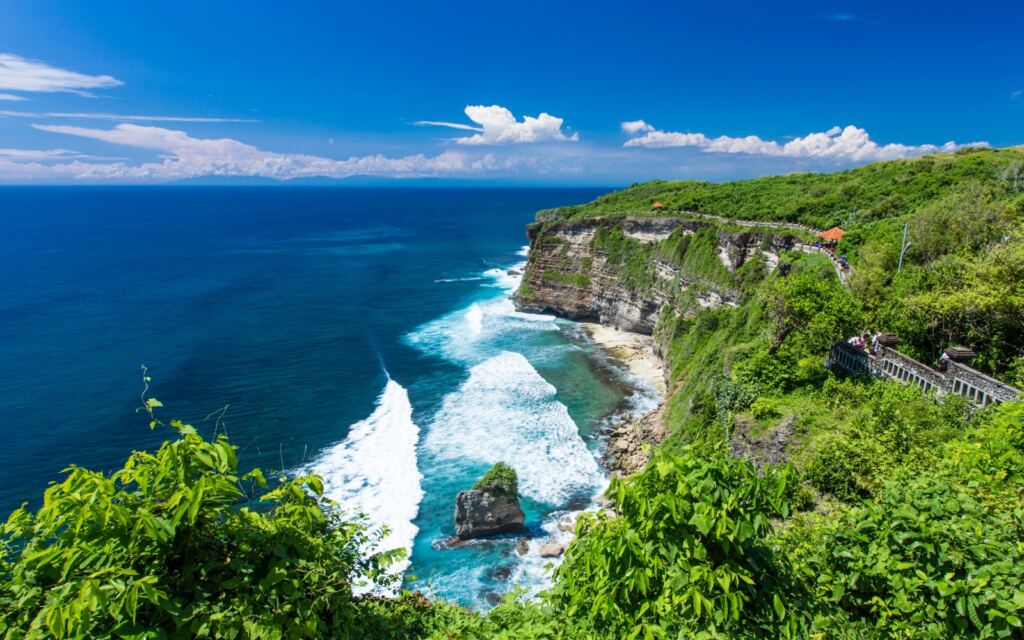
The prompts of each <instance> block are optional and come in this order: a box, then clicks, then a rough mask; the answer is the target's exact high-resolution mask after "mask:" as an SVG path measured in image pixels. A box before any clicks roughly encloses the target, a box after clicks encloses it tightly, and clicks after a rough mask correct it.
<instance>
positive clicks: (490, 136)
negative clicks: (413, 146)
mask: <svg viewBox="0 0 1024 640" xmlns="http://www.w3.org/2000/svg"><path fill="white" fill-rule="evenodd" d="M465 112H466V116H467V117H468V118H469V119H470V120H471V121H472V122H473V123H474V124H473V125H468V124H460V123H457V122H439V121H436V120H420V121H418V122H415V123H414V124H417V125H426V126H437V127H449V128H452V129H461V130H465V131H475V132H476V133H475V134H474V135H471V136H463V137H461V138H455V142H456V143H458V144H470V145H480V144H514V143H527V142H576V141H577V140H579V139H580V138H579V134H577V133H572V134H569V135H566V133H565V132H563V131H562V125H563V123H564V122H565V121H564V120H563V119H562V118H558V117H556V116H553V115H551V114H548V113H541V114H540V115H539V116H537V117H536V118H534V117H532V116H523V119H522V121H519V120H516V117H515V115H513V114H512V112H511V111H509V110H508V109H506V108H505V107H501V106H498V105H496V104H495V105H490V106H484V105H470V106H468V107H466V109H465Z"/></svg>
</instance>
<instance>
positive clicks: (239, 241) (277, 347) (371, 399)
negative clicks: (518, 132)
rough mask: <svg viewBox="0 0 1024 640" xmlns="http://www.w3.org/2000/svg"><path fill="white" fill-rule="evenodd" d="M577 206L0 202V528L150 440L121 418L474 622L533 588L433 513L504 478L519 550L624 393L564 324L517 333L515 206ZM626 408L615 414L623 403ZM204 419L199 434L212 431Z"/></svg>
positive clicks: (198, 198) (122, 199) (591, 487)
mask: <svg viewBox="0 0 1024 640" xmlns="http://www.w3.org/2000/svg"><path fill="white" fill-rule="evenodd" d="M600 192H601V191H600V190H593V189H468V188H467V189H441V188H425V189H418V188H400V189H384V188H381V189H371V188H367V189H332V188H299V187H288V188H280V187H144V188H143V187H134V188H133V187H127V188H126V187H117V188H114V187H110V188H107V187H102V188H101V187H80V188H20V187H19V188H4V189H0V437H2V438H3V442H4V443H5V446H4V447H3V448H2V449H0V469H3V471H4V481H3V482H2V483H0V508H2V510H3V511H4V513H6V512H9V511H10V510H11V509H13V508H14V507H16V506H17V505H19V504H20V503H22V502H26V501H27V502H29V503H30V504H31V505H38V504H39V501H40V498H41V494H42V491H43V489H44V488H45V486H46V484H47V482H48V481H50V480H52V479H55V478H58V477H59V474H60V471H61V469H63V468H64V467H66V466H67V465H69V464H72V463H74V464H78V465H83V466H87V467H90V468H95V469H101V470H111V469H114V468H116V467H117V466H119V465H120V463H121V462H122V461H123V460H124V458H125V456H126V455H127V454H128V453H129V452H130V451H132V450H133V449H143V448H153V447H155V446H157V445H158V444H159V442H160V441H161V440H162V439H163V438H164V437H166V436H167V434H166V433H161V432H159V431H157V432H151V431H150V430H149V428H148V426H147V423H146V421H145V420H144V419H143V418H142V417H140V416H139V415H138V414H137V413H136V411H135V409H136V407H137V406H138V405H139V393H140V391H141V374H140V365H142V364H145V365H147V366H148V367H149V371H150V375H151V376H152V377H153V388H152V395H154V396H156V397H158V398H159V399H160V400H161V401H163V402H164V404H165V405H166V408H165V409H164V416H165V417H167V418H170V417H180V418H182V419H183V420H185V421H187V422H191V423H192V424H193V425H195V426H197V427H198V428H200V430H201V431H202V432H203V433H204V434H205V435H207V436H210V435H212V434H213V432H214V429H215V423H216V421H217V417H216V416H214V417H211V414H214V413H216V412H218V411H219V410H221V409H223V408H224V407H227V408H226V411H223V412H222V414H223V421H222V425H223V426H222V428H223V429H225V430H226V431H227V433H228V434H229V436H230V437H231V439H232V441H233V442H234V443H235V444H236V445H238V446H239V447H240V458H241V462H242V464H243V466H246V467H252V466H261V467H263V468H264V469H276V470H286V471H296V470H302V469H312V470H315V471H317V472H319V473H323V474H324V475H325V476H326V477H327V480H328V491H329V493H330V494H331V496H332V497H334V498H336V499H338V500H339V501H340V502H341V503H342V504H343V505H345V506H346V507H349V508H353V509H354V508H360V509H361V510H362V511H364V512H366V513H367V515H368V516H369V519H370V521H371V522H373V523H376V524H387V525H389V526H390V527H391V528H392V530H393V533H392V535H391V536H390V538H389V539H388V542H389V543H392V544H402V545H405V544H409V542H410V541H412V556H411V558H410V565H409V567H408V574H409V575H415V576H416V581H415V582H414V583H413V585H414V586H416V587H417V588H420V589H424V590H426V591H428V592H430V593H434V594H438V595H441V596H445V597H448V598H451V599H454V600H457V601H459V602H462V603H465V604H477V605H486V603H487V602H489V601H492V600H493V598H494V596H495V594H501V593H504V592H505V591H507V590H508V589H510V588H512V587H513V586H516V585H522V586H526V587H528V588H536V586H537V585H539V584H542V583H543V580H544V573H545V572H544V569H543V566H544V564H546V562H540V560H539V558H537V557H536V556H535V554H534V553H530V554H527V556H525V557H520V556H519V555H518V554H516V553H514V551H513V549H514V546H515V540H514V539H509V540H507V541H499V542H496V543H489V544H481V545H470V546H468V547H464V548H459V549H446V548H444V545H443V544H442V542H443V541H444V540H445V539H446V538H447V537H448V536H450V535H451V534H452V531H453V522H452V509H453V504H454V497H455V494H456V493H457V492H458V491H459V490H461V489H464V488H467V487H468V486H469V485H470V484H472V482H473V480H474V479H475V478H476V477H477V476H479V474H480V473H482V472H483V471H484V470H486V469H487V468H488V467H489V466H490V464H491V463H493V462H495V461H497V460H505V461H507V462H509V463H511V464H513V466H515V467H516V468H517V470H518V471H519V473H520V483H521V489H522V493H523V494H524V496H525V498H524V504H525V507H526V510H527V515H528V523H527V524H528V525H529V526H530V528H531V530H532V532H533V536H534V537H533V538H532V540H531V544H532V545H534V546H536V545H538V544H539V543H540V541H542V540H543V539H545V538H546V537H547V536H550V535H557V533H558V532H557V530H556V529H555V527H554V525H555V524H556V522H557V519H558V517H560V515H561V513H562V512H563V511H564V510H573V509H579V508H582V507H585V506H586V505H587V504H588V503H589V500H590V498H591V497H592V496H593V495H594V493H595V492H596V491H599V490H600V488H601V487H602V486H603V484H604V482H605V478H604V473H603V471H602V470H601V469H600V467H599V466H598V463H597V462H596V458H597V456H596V447H597V444H596V441H595V439H594V437H593V435H594V432H595V431H596V430H597V428H598V426H599V425H600V423H601V421H602V420H604V419H606V418H607V416H608V415H609V414H610V413H611V412H613V411H614V410H616V408H618V407H621V406H622V403H623V397H624V395H628V394H630V393H632V392H633V391H634V387H633V385H632V381H630V380H629V379H628V376H624V375H622V374H621V372H618V371H617V370H616V369H615V367H614V365H613V364H611V363H609V362H607V361H605V360H603V359H602V358H601V357H600V356H599V354H595V352H594V349H593V346H592V345H590V344H589V343H588V342H587V340H586V339H585V338H583V337H582V336H581V335H580V332H579V331H578V329H577V328H575V326H574V325H572V324H571V323H566V322H562V321H555V320H554V319H553V318H550V317H543V316H536V315H528V314H519V313H516V312H515V311H514V310H513V309H512V306H511V302H510V301H509V299H508V296H509V294H510V292H511V291H512V289H513V288H514V286H515V284H516V279H515V277H514V275H511V276H510V275H509V274H508V273H507V270H508V269H510V268H512V267H514V266H515V265H516V264H517V263H521V262H522V261H523V260H524V259H525V258H524V257H523V255H524V254H523V246H524V245H525V244H526V239H525V235H524V228H525V225H526V224H527V223H528V222H530V221H531V220H532V219H533V215H534V212H535V211H536V210H537V209H541V208H545V207H551V206H557V205H562V204H571V203H577V202H584V201H587V200H590V199H592V198H594V197H595V196H597V195H598V194H599V193H600ZM637 397H638V396H634V400H635V401H641V400H637V399H636V398H637ZM217 415H220V414H217Z"/></svg>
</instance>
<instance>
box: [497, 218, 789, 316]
mask: <svg viewBox="0 0 1024 640" xmlns="http://www.w3.org/2000/svg"><path fill="white" fill-rule="evenodd" d="M527 235H528V237H529V239H530V254H529V259H528V263H527V267H526V272H525V274H524V276H523V284H522V286H521V287H520V289H519V292H518V293H517V295H516V305H517V307H518V308H520V309H523V310H529V311H540V312H546V313H554V314H556V315H559V316H562V317H565V318H569V319H572V320H582V321H591V322H599V323H601V324H606V325H611V326H615V327H617V328H620V329H625V330H627V331H635V332H639V333H646V334H651V333H653V331H654V328H655V325H656V324H657V321H658V318H659V316H660V315H661V312H662V309H663V307H665V305H673V304H676V303H677V302H678V301H679V300H680V299H681V295H685V296H686V297H687V298H686V299H687V300H688V301H689V303H690V304H691V306H692V304H693V303H696V305H699V306H701V307H715V306H719V305H723V304H735V303H736V301H737V300H738V298H739V289H738V284H737V282H738V280H737V270H738V269H740V268H741V267H743V266H744V265H745V264H747V263H748V262H751V261H752V260H754V261H756V262H757V263H758V264H757V265H756V268H759V269H765V270H769V271H770V270H772V269H774V268H775V267H776V266H777V265H778V263H779V252H780V251H781V250H783V249H790V248H794V246H795V245H797V244H798V240H797V238H796V237H795V236H792V235H786V234H779V233H771V234H766V233H764V232H759V231H756V230H752V231H728V230H725V229H724V228H720V227H718V226H715V225H714V224H712V223H709V222H704V221H695V220H686V219H680V218H613V219H601V218H597V219H589V220H580V221H565V222H547V223H543V224H540V223H538V224H534V225H531V226H530V227H529V228H528V230H527Z"/></svg>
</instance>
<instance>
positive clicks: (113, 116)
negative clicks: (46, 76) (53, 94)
mask: <svg viewBox="0 0 1024 640" xmlns="http://www.w3.org/2000/svg"><path fill="white" fill-rule="evenodd" d="M0 116H7V117H10V118H34V119H50V118H64V119H69V120H114V121H117V122H259V120H252V119H249V118H205V117H202V116H144V115H121V114H119V113H96V112H76V113H65V112H59V111H44V112H35V111H9V110H0Z"/></svg>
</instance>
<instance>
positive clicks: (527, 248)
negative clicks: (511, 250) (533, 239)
mask: <svg viewBox="0 0 1024 640" xmlns="http://www.w3.org/2000/svg"><path fill="white" fill-rule="evenodd" d="M516 255H517V256H521V257H523V258H525V257H526V256H528V255H530V245H528V244H524V245H523V246H522V248H520V249H519V251H516Z"/></svg>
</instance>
